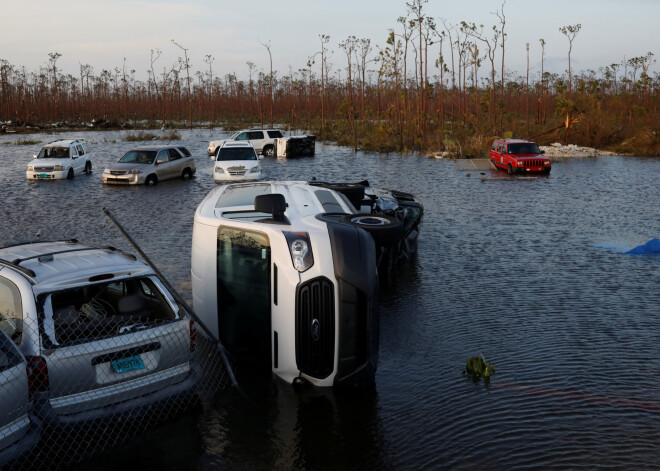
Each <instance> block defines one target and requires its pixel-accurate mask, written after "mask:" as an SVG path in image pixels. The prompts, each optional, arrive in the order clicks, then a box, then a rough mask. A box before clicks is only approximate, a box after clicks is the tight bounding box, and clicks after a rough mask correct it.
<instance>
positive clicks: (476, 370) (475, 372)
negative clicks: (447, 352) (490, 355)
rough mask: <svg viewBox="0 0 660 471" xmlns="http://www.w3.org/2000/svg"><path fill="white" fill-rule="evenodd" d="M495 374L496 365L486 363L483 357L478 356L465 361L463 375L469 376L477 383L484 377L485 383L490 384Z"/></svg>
mask: <svg viewBox="0 0 660 471" xmlns="http://www.w3.org/2000/svg"><path fill="white" fill-rule="evenodd" d="M493 373H495V365H491V363H490V362H488V363H486V360H485V359H484V356H483V355H477V356H474V357H472V358H468V359H467V360H466V361H465V369H464V370H463V374H465V375H468V376H469V377H470V378H471V379H472V381H474V382H475V383H476V382H478V381H479V380H480V379H481V378H482V377H483V378H484V383H488V382H489V381H490V376H491V375H492V374H493Z"/></svg>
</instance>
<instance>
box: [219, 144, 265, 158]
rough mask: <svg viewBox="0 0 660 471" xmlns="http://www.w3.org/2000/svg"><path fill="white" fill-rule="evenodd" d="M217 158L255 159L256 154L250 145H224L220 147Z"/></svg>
mask: <svg viewBox="0 0 660 471" xmlns="http://www.w3.org/2000/svg"><path fill="white" fill-rule="evenodd" d="M218 160H219V161H220V160H222V161H227V160H257V154H256V153H255V152H254V149H253V148H250V147H225V148H222V149H220V153H219V154H218Z"/></svg>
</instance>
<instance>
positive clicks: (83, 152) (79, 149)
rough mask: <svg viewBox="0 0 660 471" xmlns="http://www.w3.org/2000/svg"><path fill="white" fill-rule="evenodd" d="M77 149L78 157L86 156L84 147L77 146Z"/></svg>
mask: <svg viewBox="0 0 660 471" xmlns="http://www.w3.org/2000/svg"><path fill="white" fill-rule="evenodd" d="M76 149H78V155H85V151H84V150H83V148H82V146H76Z"/></svg>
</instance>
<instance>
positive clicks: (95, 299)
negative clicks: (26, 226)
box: [0, 241, 198, 426]
mask: <svg viewBox="0 0 660 471" xmlns="http://www.w3.org/2000/svg"><path fill="white" fill-rule="evenodd" d="M3 284H4V285H5V286H7V287H8V289H9V290H10V291H11V292H12V293H13V297H12V299H14V300H16V299H18V300H21V299H22V303H16V302H14V307H13V308H12V313H13V322H12V324H11V325H5V326H2V327H3V329H4V330H5V331H9V332H8V333H10V335H12V337H13V338H14V341H15V342H16V343H17V344H18V346H19V347H20V349H21V351H22V352H23V353H24V354H25V356H26V357H27V359H28V361H29V364H30V377H29V385H30V390H31V394H32V395H33V398H34V406H35V412H36V414H37V415H38V417H40V418H42V419H43V420H44V421H45V422H46V423H48V424H50V425H53V426H56V425H68V424H77V423H83V422H89V421H94V420H97V419H111V418H113V417H117V416H121V415H123V414H130V415H131V416H136V415H139V414H141V413H143V412H146V411H148V410H151V409H153V408H158V407H160V408H162V407H163V406H165V405H168V406H171V405H172V402H171V401H172V400H175V399H187V398H193V397H194V394H195V392H194V391H195V387H196V383H197V378H198V368H197V367H196V363H195V362H194V360H193V352H194V347H195V342H194V339H195V328H194V324H193V323H192V321H191V320H190V319H188V318H187V316H186V315H185V314H184V312H183V310H180V309H179V306H178V304H177V303H176V302H175V300H174V298H173V296H172V295H171V293H170V292H169V291H168V290H167V289H166V287H165V286H164V285H163V283H162V282H161V281H160V280H159V279H158V278H157V277H156V275H155V274H154V272H153V271H152V270H151V269H150V268H149V267H148V266H147V265H146V264H145V263H144V262H142V261H140V260H137V259H135V257H133V256H131V255H128V254H124V253H123V252H121V251H118V250H116V249H114V248H111V247H108V248H102V247H101V248H99V247H93V246H88V245H84V244H79V243H78V242H77V241H66V242H46V243H36V244H22V245H18V246H14V247H8V248H4V249H0V286H1V285H3ZM0 294H1V293H0ZM5 299H7V297H5ZM1 300H2V298H1V297H0V302H1ZM9 302H11V301H9ZM16 306H19V307H16ZM20 306H22V307H20Z"/></svg>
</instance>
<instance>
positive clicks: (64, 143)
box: [44, 139, 85, 147]
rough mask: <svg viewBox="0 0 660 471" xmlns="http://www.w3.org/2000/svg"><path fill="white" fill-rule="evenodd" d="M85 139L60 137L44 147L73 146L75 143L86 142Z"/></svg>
mask: <svg viewBox="0 0 660 471" xmlns="http://www.w3.org/2000/svg"><path fill="white" fill-rule="evenodd" d="M84 143H85V139H60V140H59V141H53V142H49V143H48V144H46V145H45V146H44V147H71V146H72V145H73V144H84Z"/></svg>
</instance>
